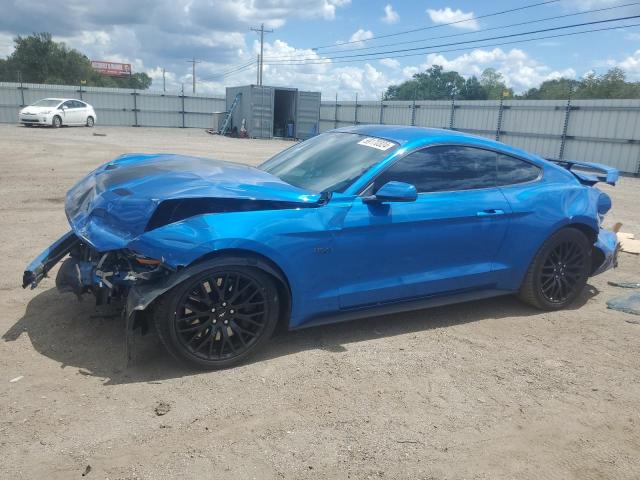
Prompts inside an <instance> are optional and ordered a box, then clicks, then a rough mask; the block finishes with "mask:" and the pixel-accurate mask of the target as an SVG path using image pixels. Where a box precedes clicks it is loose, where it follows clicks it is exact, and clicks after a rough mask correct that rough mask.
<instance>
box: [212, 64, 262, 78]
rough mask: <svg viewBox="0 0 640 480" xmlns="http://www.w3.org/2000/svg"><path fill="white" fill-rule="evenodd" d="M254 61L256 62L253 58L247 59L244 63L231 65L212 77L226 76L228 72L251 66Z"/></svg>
mask: <svg viewBox="0 0 640 480" xmlns="http://www.w3.org/2000/svg"><path fill="white" fill-rule="evenodd" d="M254 63H256V61H255V60H249V61H248V62H246V63H243V64H240V65H235V66H232V67H230V68H229V70H227V71H226V72H222V73H220V74H218V75H214V77H226V76H227V75H230V74H232V73H235V72H237V71H241V70H246V69H247V68H250V67H252V66H253V64H254Z"/></svg>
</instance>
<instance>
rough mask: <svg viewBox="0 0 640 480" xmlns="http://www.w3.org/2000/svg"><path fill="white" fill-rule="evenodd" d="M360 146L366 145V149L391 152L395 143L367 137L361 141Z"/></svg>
mask: <svg viewBox="0 0 640 480" xmlns="http://www.w3.org/2000/svg"><path fill="white" fill-rule="evenodd" d="M358 145H364V146H365V147H371V148H376V149H378V150H389V149H390V148H391V147H393V146H394V145H395V143H393V142H388V141H386V140H382V139H381V138H373V137H367V138H363V139H362V140H360V141H359V142H358Z"/></svg>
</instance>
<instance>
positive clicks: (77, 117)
mask: <svg viewBox="0 0 640 480" xmlns="http://www.w3.org/2000/svg"><path fill="white" fill-rule="evenodd" d="M18 118H19V119H20V123H21V124H23V125H24V126H26V127H30V126H31V125H51V126H53V127H55V128H58V127H61V126H62V125H86V126H87V127H93V126H94V125H95V123H96V111H95V110H94V109H93V107H92V106H91V105H89V104H88V103H85V102H82V101H80V100H75V99H73V98H44V99H42V100H38V101H37V102H36V103H34V104H33V105H29V106H27V107H24V108H23V109H22V110H20V113H19V114H18Z"/></svg>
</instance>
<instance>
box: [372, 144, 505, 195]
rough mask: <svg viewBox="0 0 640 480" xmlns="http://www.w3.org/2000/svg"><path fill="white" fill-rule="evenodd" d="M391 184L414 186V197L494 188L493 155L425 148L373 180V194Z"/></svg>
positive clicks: (467, 149)
mask: <svg viewBox="0 0 640 480" xmlns="http://www.w3.org/2000/svg"><path fill="white" fill-rule="evenodd" d="M391 180H395V181H398V182H406V183H410V184H412V185H415V187H416V189H417V190H418V193H425V192H443V191H454V190H472V189H477V188H487V187H494V186H495V185H496V153H495V152H491V151H489V150H482V149H480V148H473V147H462V146H454V145H452V146H441V147H430V148H425V149H424V150H419V151H417V152H414V153H411V154H409V155H407V156H406V157H404V158H402V159H400V160H399V161H398V162H396V163H395V164H393V165H392V166H391V167H389V169H388V170H386V171H385V172H383V173H382V174H381V175H380V176H379V177H378V178H377V179H376V180H375V182H374V188H373V191H374V192H375V191H376V190H377V189H378V188H380V187H381V186H382V185H384V184H385V183H387V182H389V181H391Z"/></svg>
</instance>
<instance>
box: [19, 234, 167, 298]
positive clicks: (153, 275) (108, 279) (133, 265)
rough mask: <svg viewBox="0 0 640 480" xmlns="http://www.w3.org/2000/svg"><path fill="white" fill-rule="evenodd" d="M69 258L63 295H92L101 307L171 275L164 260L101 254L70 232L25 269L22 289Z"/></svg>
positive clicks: (61, 273) (61, 275)
mask: <svg viewBox="0 0 640 480" xmlns="http://www.w3.org/2000/svg"><path fill="white" fill-rule="evenodd" d="M67 255H68V256H69V258H67V259H65V260H64V261H63V262H62V265H61V266H60V269H59V270H58V274H57V276H56V287H57V289H58V290H59V291H61V292H73V293H75V294H76V295H77V296H78V297H80V296H81V295H83V294H85V293H92V294H93V295H94V296H95V297H96V304H97V305H104V304H108V303H111V301H112V300H120V299H123V298H126V296H127V293H128V291H129V289H130V288H131V287H132V286H134V285H137V284H140V283H144V282H147V281H158V280H159V279H160V278H161V277H163V276H165V275H168V274H170V273H171V271H172V270H171V269H170V268H168V267H167V266H165V265H163V263H162V261H161V260H156V259H150V258H146V257H142V256H140V255H137V254H135V253H134V252H131V251H128V250H114V251H109V252H104V253H100V252H97V251H96V250H95V249H94V248H93V247H91V246H90V245H88V244H86V243H84V242H82V240H81V239H80V238H78V237H77V236H76V235H75V234H74V233H73V232H69V233H67V234H65V235H64V236H63V237H61V238H60V239H59V240H57V241H56V242H54V243H53V244H52V245H51V246H50V247H49V248H47V249H46V250H45V251H44V252H42V253H41V254H40V255H38V257H36V258H35V259H34V260H33V262H31V264H29V266H28V267H27V269H26V270H25V272H24V274H23V277H22V287H23V288H26V287H28V286H30V287H31V288H32V289H33V288H35V287H36V286H37V285H38V284H39V283H40V281H41V280H42V279H43V278H44V277H46V276H47V273H48V272H49V271H50V270H51V268H52V267H53V266H54V265H55V264H57V263H58V262H59V261H60V260H62V259H63V258H64V257H65V256H67Z"/></svg>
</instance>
